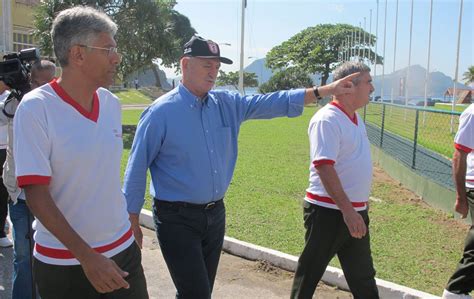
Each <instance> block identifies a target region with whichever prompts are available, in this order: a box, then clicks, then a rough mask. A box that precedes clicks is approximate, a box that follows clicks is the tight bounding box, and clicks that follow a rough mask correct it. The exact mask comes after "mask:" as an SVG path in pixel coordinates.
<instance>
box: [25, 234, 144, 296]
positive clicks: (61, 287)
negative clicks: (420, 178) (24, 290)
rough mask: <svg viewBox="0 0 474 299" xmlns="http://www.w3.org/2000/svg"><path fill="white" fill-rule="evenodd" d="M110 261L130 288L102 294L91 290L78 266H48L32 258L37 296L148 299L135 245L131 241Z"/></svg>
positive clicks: (139, 257)
mask: <svg viewBox="0 0 474 299" xmlns="http://www.w3.org/2000/svg"><path fill="white" fill-rule="evenodd" d="M112 260H113V261H114V262H115V263H117V265H118V266H119V267H120V268H121V269H122V270H123V271H126V272H128V276H127V277H126V278H125V280H126V281H127V282H128V283H129V285H130V288H129V289H124V288H122V289H119V290H116V291H114V292H111V293H105V294H101V293H99V292H97V291H96V290H95V289H94V287H93V286H92V284H91V283H90V282H89V280H88V279H87V277H86V275H85V274H84V271H83V270H82V267H81V266H80V265H77V266H76V265H75V266H58V265H50V264H45V263H43V262H41V261H39V260H37V259H34V260H33V272H34V276H35V280H36V283H37V286H38V290H39V294H40V296H41V298H42V299H64V298H68V299H125V298H127V299H147V298H148V292H147V289H146V280H145V274H144V273H143V268H142V264H141V261H142V255H141V252H140V248H139V247H138V245H137V244H136V243H135V242H133V244H132V245H130V246H129V247H128V248H127V249H125V250H124V251H122V252H120V253H119V254H117V255H115V256H113V257H112Z"/></svg>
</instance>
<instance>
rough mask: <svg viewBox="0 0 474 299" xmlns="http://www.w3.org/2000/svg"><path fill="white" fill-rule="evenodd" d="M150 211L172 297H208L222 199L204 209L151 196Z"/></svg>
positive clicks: (220, 234) (219, 243) (222, 226)
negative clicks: (152, 199)
mask: <svg viewBox="0 0 474 299" xmlns="http://www.w3.org/2000/svg"><path fill="white" fill-rule="evenodd" d="M153 215H154V221H155V227H156V234H157V236H158V241H159V243H160V247H161V252H162V253H163V257H164V259H165V262H166V265H167V266H168V270H169V272H170V274H171V278H172V279H173V283H174V285H175V287H176V290H177V292H176V298H180V299H182V298H186V299H187V298H193V299H201V298H202V299H208V298H210V297H211V293H212V288H213V286H214V279H215V277H216V272H217V265H218V264H219V258H220V256H221V250H222V245H223V242H224V234H225V207H224V203H223V202H222V200H221V201H219V203H218V204H215V205H214V206H212V207H210V208H207V209H206V208H204V207H196V206H189V205H187V204H184V205H183V204H179V203H167V202H163V201H160V200H156V199H155V201H154V204H153Z"/></svg>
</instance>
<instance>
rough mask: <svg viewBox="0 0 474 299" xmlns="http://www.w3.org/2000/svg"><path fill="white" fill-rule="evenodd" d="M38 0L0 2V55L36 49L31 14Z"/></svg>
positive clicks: (2, 0)
mask: <svg viewBox="0 0 474 299" xmlns="http://www.w3.org/2000/svg"><path fill="white" fill-rule="evenodd" d="M39 3H40V0H0V54H2V55H3V54H5V53H11V52H18V51H20V50H22V49H27V48H31V47H36V46H37V43H36V41H35V39H34V37H33V31H34V26H33V12H34V7H35V6H37V5H38V4H39Z"/></svg>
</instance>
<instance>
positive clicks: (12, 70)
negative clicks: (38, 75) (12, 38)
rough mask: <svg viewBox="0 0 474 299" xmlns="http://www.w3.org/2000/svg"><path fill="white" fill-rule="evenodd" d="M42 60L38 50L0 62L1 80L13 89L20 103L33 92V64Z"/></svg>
mask: <svg viewBox="0 0 474 299" xmlns="http://www.w3.org/2000/svg"><path fill="white" fill-rule="evenodd" d="M39 59H40V53H39V50H38V49H37V48H29V49H24V50H21V51H20V52H18V53H12V54H7V55H5V56H3V61H2V62H0V80H1V81H3V82H4V83H5V84H6V85H7V86H9V87H10V88H11V89H12V94H14V95H15V97H16V99H17V100H18V101H20V100H21V98H22V97H23V95H24V94H25V93H27V92H28V91H30V90H31V84H30V76H29V73H30V70H31V65H32V63H34V62H36V61H38V60H39Z"/></svg>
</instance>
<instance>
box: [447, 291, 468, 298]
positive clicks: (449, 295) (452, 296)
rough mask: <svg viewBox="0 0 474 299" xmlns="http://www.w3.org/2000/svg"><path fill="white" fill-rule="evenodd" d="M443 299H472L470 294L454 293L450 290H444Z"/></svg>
mask: <svg viewBox="0 0 474 299" xmlns="http://www.w3.org/2000/svg"><path fill="white" fill-rule="evenodd" d="M441 298H442V299H472V297H471V296H469V295H468V294H454V293H451V292H450V291H448V290H444V292H443V296H442V297H441Z"/></svg>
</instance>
